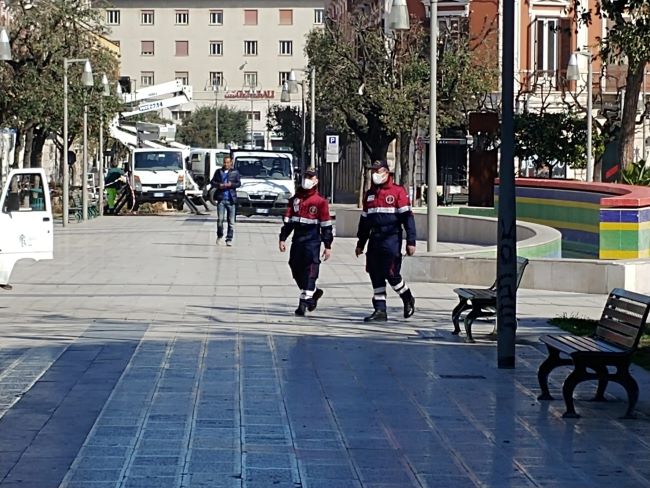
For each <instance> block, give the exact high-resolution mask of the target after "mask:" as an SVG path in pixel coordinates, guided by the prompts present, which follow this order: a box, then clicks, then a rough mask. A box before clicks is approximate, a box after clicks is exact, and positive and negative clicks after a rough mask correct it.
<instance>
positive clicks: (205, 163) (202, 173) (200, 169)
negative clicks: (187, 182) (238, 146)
mask: <svg viewBox="0 0 650 488" xmlns="http://www.w3.org/2000/svg"><path fill="white" fill-rule="evenodd" d="M226 156H230V149H208V148H198V147H197V148H192V149H191V150H190V164H189V168H188V170H189V171H190V173H191V175H192V178H194V181H195V182H196V184H197V185H198V187H199V188H200V189H201V190H203V196H204V198H208V194H207V192H208V187H209V184H210V180H211V179H212V176H213V175H214V172H215V171H216V170H217V169H218V168H221V166H223V160H224V158H225V157H226Z"/></svg>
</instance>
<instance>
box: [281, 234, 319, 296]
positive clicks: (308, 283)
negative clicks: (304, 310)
mask: <svg viewBox="0 0 650 488" xmlns="http://www.w3.org/2000/svg"><path fill="white" fill-rule="evenodd" d="M320 246H321V242H320V240H318V241H316V240H314V239H310V240H305V241H300V240H298V241H297V240H296V239H295V237H294V240H293V242H292V243H291V251H290V253H289V267H290V268H291V274H292V276H293V279H294V280H295V282H296V285H298V288H300V291H301V294H300V300H304V301H306V302H311V299H312V298H313V296H314V292H315V291H316V280H317V279H318V272H319V269H320Z"/></svg>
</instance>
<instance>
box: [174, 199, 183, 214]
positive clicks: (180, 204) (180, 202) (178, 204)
mask: <svg viewBox="0 0 650 488" xmlns="http://www.w3.org/2000/svg"><path fill="white" fill-rule="evenodd" d="M184 205H185V201H184V200H177V201H176V210H178V211H179V212H182V211H183V206H184Z"/></svg>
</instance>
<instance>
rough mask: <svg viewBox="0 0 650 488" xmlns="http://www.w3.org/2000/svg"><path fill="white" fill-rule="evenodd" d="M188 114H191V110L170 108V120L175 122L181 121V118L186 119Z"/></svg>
mask: <svg viewBox="0 0 650 488" xmlns="http://www.w3.org/2000/svg"><path fill="white" fill-rule="evenodd" d="M190 115H192V112H190V111H189V110H172V120H174V121H175V122H182V121H183V120H185V119H187V118H188V117H189V116H190Z"/></svg>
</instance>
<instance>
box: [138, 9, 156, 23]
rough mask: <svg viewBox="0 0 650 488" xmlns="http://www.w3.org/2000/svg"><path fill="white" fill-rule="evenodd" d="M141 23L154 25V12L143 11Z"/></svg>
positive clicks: (141, 12)
mask: <svg viewBox="0 0 650 488" xmlns="http://www.w3.org/2000/svg"><path fill="white" fill-rule="evenodd" d="M140 23H141V24H142V25H153V10H141V11H140Z"/></svg>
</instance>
